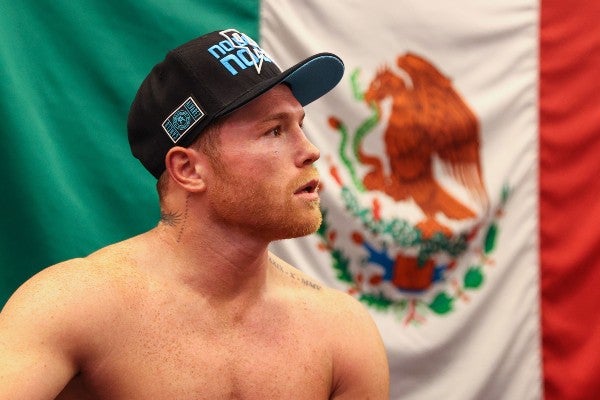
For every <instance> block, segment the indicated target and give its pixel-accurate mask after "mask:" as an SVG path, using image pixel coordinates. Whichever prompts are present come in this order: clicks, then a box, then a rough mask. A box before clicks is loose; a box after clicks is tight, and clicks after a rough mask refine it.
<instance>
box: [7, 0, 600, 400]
mask: <svg viewBox="0 0 600 400" xmlns="http://www.w3.org/2000/svg"><path fill="white" fill-rule="evenodd" d="M598 18H600V3H597V2H590V1H588V2H586V1H582V0H579V1H576V2H570V3H564V4H563V3H559V2H552V1H542V2H535V1H531V0H520V1H514V0H504V1H499V2H475V1H469V0H458V1H457V2H442V1H435V2H434V1H401V2H389V1H383V0H370V1H362V2H359V1H351V0H341V1H329V2H325V1H317V0H303V1H292V0H263V1H258V0H247V1H240V0H237V1H234V0H227V1H216V0H215V1H202V2H199V1H198V2H173V4H168V3H167V2H158V1H151V2H144V3H143V4H142V3H141V2H137V1H132V0H122V1H119V2H112V1H98V0H96V1H87V2H73V1H67V0H55V1H48V0H43V1H33V0H25V1H21V2H18V3H17V2H14V4H13V3H10V2H4V3H2V4H0V35H1V37H2V38H3V39H2V41H0V67H1V68H2V72H3V73H2V76H3V78H2V80H1V83H0V92H1V94H2V95H1V96H0V115H1V120H2V128H1V129H0V135H2V136H1V137H2V142H3V145H2V146H1V148H0V156H1V158H2V160H4V161H3V165H4V168H3V175H2V176H3V187H4V189H3V190H2V193H3V195H2V196H1V200H0V201H1V202H2V204H1V207H0V210H1V211H0V213H1V215H0V217H1V221H2V230H3V240H2V241H1V242H0V257H2V259H1V260H0V261H1V262H2V267H1V268H0V305H1V304H3V303H4V302H5V301H6V300H7V299H8V297H9V296H10V294H11V293H12V292H13V291H14V290H15V289H16V287H17V286H18V285H19V284H21V283H22V282H23V281H24V280H26V279H27V278H28V277H30V276H31V275H32V274H34V273H35V272H37V271H39V270H40V269H42V268H43V267H45V266H47V265H50V264H54V263H56V262H59V261H62V260H64V259H68V258H73V257H81V256H85V255H86V254H88V253H90V252H92V251H94V250H96V249H98V248H100V247H103V246H105V245H107V244H109V243H112V242H115V241H119V240H122V239H125V238H127V237H130V236H132V235H135V234H137V233H140V232H142V231H144V230H147V229H150V228H151V227H153V226H154V225H155V224H156V223H157V220H158V217H159V210H158V204H157V196H156V192H155V188H154V185H155V180H154V178H152V176H151V175H150V174H149V173H147V172H146V171H145V170H144V169H143V167H142V166H141V165H140V164H139V163H138V161H137V160H136V159H135V158H133V156H131V154H130V150H129V145H128V143H127V137H126V119H127V112H128V108H129V105H130V103H131V101H132V99H133V96H134V94H135V92H136V90H137V87H138V86H139V84H140V82H141V81H142V79H143V78H144V77H145V76H146V74H147V73H148V72H149V70H150V69H151V68H152V66H153V65H154V64H156V63H157V62H158V61H160V60H162V58H163V57H164V55H165V54H166V52H167V51H168V50H169V49H171V48H173V47H175V46H177V45H179V44H181V43H183V42H185V41H187V40H189V39H191V38H193V37H196V36H199V35H200V34H203V33H205V32H209V31H213V30H217V29H226V28H232V27H235V28H237V29H239V30H241V31H243V32H245V33H247V34H248V35H250V36H251V37H253V38H257V39H258V40H259V42H260V44H261V45H262V47H263V48H264V49H265V50H266V51H267V52H268V53H269V55H270V56H271V57H272V58H273V59H274V60H275V61H276V62H277V63H278V64H279V65H280V66H281V67H282V68H285V67H288V66H291V65H292V64H294V63H295V62H297V61H298V60H300V59H301V58H304V57H307V56H309V55H312V54H314V53H315V52H318V51H331V52H334V53H336V54H338V55H340V56H341V57H342V59H343V60H344V61H345V64H346V73H345V75H344V78H343V79H342V82H341V83H340V84H339V85H338V86H337V87H336V88H335V89H334V90H333V91H332V92H331V93H330V94H328V95H327V96H325V97H324V98H322V99H319V100H318V101H316V102H314V103H313V104H310V105H309V106H307V107H306V111H307V119H306V122H305V131H306V134H307V136H309V138H310V140H311V141H313V143H315V144H316V145H317V146H318V147H319V148H320V150H321V158H320V160H319V161H318V162H317V166H318V168H319V171H320V174H321V178H322V190H321V198H322V211H323V215H324V219H323V224H322V226H321V228H320V229H319V231H318V232H317V233H315V234H314V235H311V236H309V237H306V238H302V239H294V240H286V241H282V242H278V243H274V244H273V246H272V250H273V251H274V252H275V253H277V254H278V255H280V256H281V257H283V258H284V259H286V260H287V261H289V262H290V263H292V264H294V265H296V266H297V267H298V268H301V269H303V270H305V271H307V272H308V273H310V274H312V275H313V276H315V277H316V278H318V279H320V280H322V281H323V282H324V283H326V284H327V285H329V286H332V287H336V288H338V289H340V290H343V291H346V292H348V293H349V294H351V295H352V296H355V297H356V298H357V299H359V300H360V301H361V302H362V303H363V304H364V306H365V307H366V308H367V309H368V310H369V311H370V312H371V314H372V316H373V318H374V320H375V321H376V323H377V325H378V327H379V329H380V331H381V334H382V336H383V338H384V341H385V344H386V348H387V350H388V356H389V361H390V374H391V398H392V399H415V400H416V399H419V400H421V399H435V398H445V399H455V400H466V399H473V400H475V399H510V400H512V399H549V400H559V399H560V400H563V399H594V398H597V397H598V396H599V395H600V381H599V380H598V379H597V376H596V371H597V370H598V367H599V366H600V357H598V356H597V354H599V353H600V335H597V334H596V331H597V330H600V315H598V313H597V312H596V309H595V305H596V303H597V301H598V299H599V298H600V296H599V295H598V294H597V293H598V289H597V288H598V287H600V273H598V271H597V270H598V269H600V262H599V261H597V260H598V258H599V256H600V228H599V223H600V202H599V201H598V198H599V196H600V180H599V179H598V178H597V176H596V175H597V173H598V171H600V156H599V154H600V83H599V80H598V77H597V75H598V72H599V71H600V27H599V26H598V24H597V20H598ZM351 334H352V332H348V335H351ZM315 340H317V339H315ZM299 398H301V395H299Z"/></svg>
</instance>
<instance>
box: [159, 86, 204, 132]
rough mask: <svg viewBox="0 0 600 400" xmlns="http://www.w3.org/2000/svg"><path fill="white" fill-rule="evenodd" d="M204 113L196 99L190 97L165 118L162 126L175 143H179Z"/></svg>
mask: <svg viewBox="0 0 600 400" xmlns="http://www.w3.org/2000/svg"><path fill="white" fill-rule="evenodd" d="M204 115H205V114H204V112H203V111H202V110H201V109H200V107H198V104H196V102H195V101H194V99H192V98H191V97H188V98H187V99H186V100H185V101H184V102H183V103H182V104H181V105H180V106H179V107H177V109H176V110H175V111H173V112H172V113H171V115H169V116H168V117H167V119H165V121H164V122H163V123H162V127H163V129H164V131H165V132H166V133H167V135H169V137H170V138H171V140H172V141H173V143H177V142H178V141H179V139H181V138H182V137H183V136H184V135H185V134H186V133H187V132H188V131H189V130H190V129H191V128H192V127H193V126H194V125H196V123H198V121H200V120H201V119H202V117H204Z"/></svg>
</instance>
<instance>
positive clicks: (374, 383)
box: [271, 255, 389, 400]
mask: <svg viewBox="0 0 600 400" xmlns="http://www.w3.org/2000/svg"><path fill="white" fill-rule="evenodd" d="M271 261H272V263H273V264H274V265H275V267H276V268H277V269H279V270H280V271H282V273H283V274H287V275H288V276H289V277H292V278H294V279H295V280H296V282H297V286H298V287H300V288H301V289H300V292H301V293H303V294H301V295H296V296H297V298H300V299H302V300H303V301H305V302H307V303H308V304H309V305H310V307H311V309H312V310H313V311H316V312H315V313H313V315H318V316H319V317H317V318H316V320H318V321H320V326H321V331H320V335H321V340H324V341H326V342H327V343H328V348H329V349H330V351H331V352H332V359H333V365H334V368H333V370H334V393H333V395H332V397H331V398H332V399H340V400H341V399H359V398H360V399H362V398H364V399H366V398H369V399H380V400H384V399H387V398H389V366H388V361H387V355H386V351H385V348H384V344H383V341H382V339H381V335H380V333H379V330H378V328H377V326H376V324H375V322H374V320H373V318H372V316H371V314H370V313H369V312H368V310H367V308H366V307H365V306H364V305H363V304H362V303H360V302H359V301H358V300H357V299H356V298H354V297H352V296H350V295H349V294H347V293H345V292H342V291H340V290H336V289H333V288H328V287H326V286H325V285H323V284H322V283H320V282H318V281H317V280H315V279H314V278H312V277H310V276H308V275H306V274H304V273H303V272H301V271H299V270H297V269H295V268H294V267H293V266H291V265H289V264H287V263H285V262H284V261H282V260H281V259H278V258H277V257H275V256H273V255H271Z"/></svg>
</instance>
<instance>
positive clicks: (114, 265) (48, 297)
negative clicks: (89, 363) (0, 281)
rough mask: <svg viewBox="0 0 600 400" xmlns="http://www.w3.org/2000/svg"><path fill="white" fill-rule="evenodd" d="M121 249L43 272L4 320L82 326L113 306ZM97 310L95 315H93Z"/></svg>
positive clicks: (19, 293)
mask: <svg viewBox="0 0 600 400" xmlns="http://www.w3.org/2000/svg"><path fill="white" fill-rule="evenodd" d="M119 249H120V245H112V246H109V247H107V248H105V249H102V250H100V251H98V252H96V253H93V254H91V255H90V256H88V257H85V258H75V259H71V260H67V261H64V262H61V263H58V264H55V265H52V266H49V267H47V268H44V269H43V270H41V271H40V272H38V273H37V274H35V275H34V276H32V277H31V278H30V279H28V280H27V281H26V282H25V283H23V284H22V285H21V286H20V287H19V288H18V289H17V290H16V291H15V293H13V295H12V296H11V297H10V298H9V300H8V302H7V303H6V304H5V306H4V308H3V309H2V313H1V314H0V316H1V317H0V322H2V321H3V320H7V319H10V320H15V321H16V320H20V319H24V320H26V321H24V322H28V323H30V324H43V323H45V324H54V325H57V326H59V325H60V324H61V323H63V324H68V325H66V326H70V327H73V326H74V325H78V324H83V323H85V321H90V320H91V319H93V317H94V315H95V314H100V313H101V311H102V310H103V309H104V308H108V307H110V306H111V305H112V300H111V299H112V298H114V296H113V294H114V293H111V292H112V291H114V288H115V285H114V281H115V280H116V278H115V276H116V275H117V274H118V272H117V271H119V269H123V268H122V263H123V261H118V260H117V258H118V257H120V255H119V254H120V253H121V252H120V250H119ZM94 310H95V312H94Z"/></svg>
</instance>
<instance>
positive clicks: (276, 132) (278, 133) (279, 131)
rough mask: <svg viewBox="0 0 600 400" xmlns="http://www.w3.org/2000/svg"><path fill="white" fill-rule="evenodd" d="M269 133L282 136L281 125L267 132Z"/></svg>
mask: <svg viewBox="0 0 600 400" xmlns="http://www.w3.org/2000/svg"><path fill="white" fill-rule="evenodd" d="M267 135H273V136H281V127H279V126H277V127H275V128H273V129H271V130H269V131H268V132H267Z"/></svg>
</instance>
